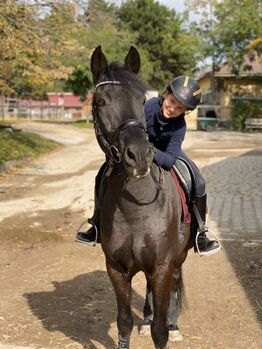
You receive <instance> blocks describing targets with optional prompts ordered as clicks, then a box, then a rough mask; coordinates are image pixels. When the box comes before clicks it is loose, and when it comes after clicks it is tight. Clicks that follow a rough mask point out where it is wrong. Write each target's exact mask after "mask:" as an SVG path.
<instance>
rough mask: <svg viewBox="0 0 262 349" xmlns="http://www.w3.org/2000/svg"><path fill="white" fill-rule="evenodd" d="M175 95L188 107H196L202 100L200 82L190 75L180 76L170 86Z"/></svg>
mask: <svg viewBox="0 0 262 349" xmlns="http://www.w3.org/2000/svg"><path fill="white" fill-rule="evenodd" d="M168 87H169V88H170V90H171V91H172V93H173V95H174V96H175V97H176V98H177V99H178V100H179V102H180V103H182V104H183V105H184V106H185V107H186V108H187V109H189V110H193V109H195V108H196V107H197V106H198V104H199V102H200V100H201V88H200V86H199V83H198V82H197V81H196V80H195V79H192V78H190V77H189V76H178V77H176V78H175V79H174V80H172V81H171V82H170V84H169V86H168Z"/></svg>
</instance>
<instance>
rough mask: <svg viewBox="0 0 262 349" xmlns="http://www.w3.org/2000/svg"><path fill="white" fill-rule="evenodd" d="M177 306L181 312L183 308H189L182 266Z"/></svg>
mask: <svg viewBox="0 0 262 349" xmlns="http://www.w3.org/2000/svg"><path fill="white" fill-rule="evenodd" d="M177 306H178V310H179V312H180V313H181V312H182V311H183V310H186V309H187V308H188V302H187V296H186V291H185V287H184V281H183V272H182V268H181V272H180V278H179V280H178V288H177Z"/></svg>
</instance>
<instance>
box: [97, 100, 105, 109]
mask: <svg viewBox="0 0 262 349" xmlns="http://www.w3.org/2000/svg"><path fill="white" fill-rule="evenodd" d="M96 104H97V105H99V107H103V106H104V105H105V104H106V102H105V100H104V99H103V98H99V99H98V100H97V101H96Z"/></svg>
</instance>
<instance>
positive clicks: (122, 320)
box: [106, 263, 133, 349]
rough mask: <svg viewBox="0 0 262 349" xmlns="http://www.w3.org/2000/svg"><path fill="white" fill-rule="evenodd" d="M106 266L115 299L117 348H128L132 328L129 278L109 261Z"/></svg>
mask: <svg viewBox="0 0 262 349" xmlns="http://www.w3.org/2000/svg"><path fill="white" fill-rule="evenodd" d="M106 267H107V272H108V275H109V277H110V280H111V282H112V285H113V287H114V290H115V294H116V299H117V308H118V315H117V327H118V349H129V342H130V334H131V332H132V329H133V317H132V313H131V297H132V294H131V292H132V291H131V280H126V279H125V278H124V277H123V275H122V273H120V272H119V271H117V270H116V269H114V268H113V267H112V266H111V265H110V264H109V263H106Z"/></svg>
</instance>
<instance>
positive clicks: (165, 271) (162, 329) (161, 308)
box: [151, 263, 173, 349]
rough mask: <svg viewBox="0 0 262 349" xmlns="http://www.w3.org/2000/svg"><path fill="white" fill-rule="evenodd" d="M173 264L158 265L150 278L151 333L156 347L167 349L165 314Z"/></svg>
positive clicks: (166, 312) (157, 348)
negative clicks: (151, 300)
mask: <svg viewBox="0 0 262 349" xmlns="http://www.w3.org/2000/svg"><path fill="white" fill-rule="evenodd" d="M172 272H173V266H172V264H171V263H164V264H161V265H158V266H157V267H156V269H155V273H154V277H153V280H152V291H153V305H154V317H153V322H152V325H151V334H152V338H153V341H154V344H155V347H156V349H167V341H168V325H167V314H168V306H169V300H170V290H171V286H172Z"/></svg>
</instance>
